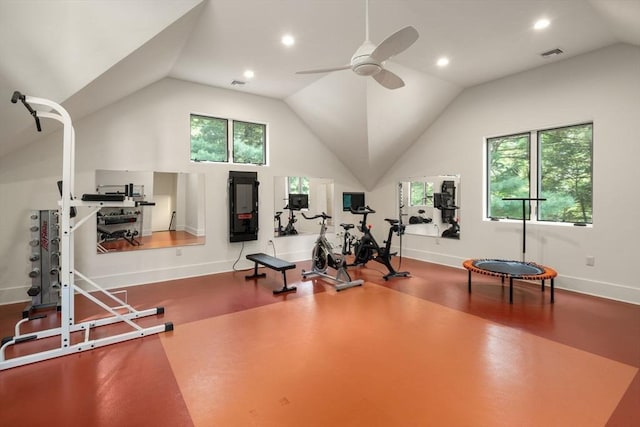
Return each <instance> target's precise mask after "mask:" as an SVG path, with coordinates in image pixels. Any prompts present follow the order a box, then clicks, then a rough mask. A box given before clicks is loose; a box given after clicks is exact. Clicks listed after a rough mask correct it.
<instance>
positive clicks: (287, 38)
mask: <svg viewBox="0 0 640 427" xmlns="http://www.w3.org/2000/svg"><path fill="white" fill-rule="evenodd" d="M280 40H281V41H282V44H283V45H285V46H293V45H294V44H295V42H296V40H295V39H294V38H293V36H292V35H291V34H285V35H284V36H282V39H280Z"/></svg>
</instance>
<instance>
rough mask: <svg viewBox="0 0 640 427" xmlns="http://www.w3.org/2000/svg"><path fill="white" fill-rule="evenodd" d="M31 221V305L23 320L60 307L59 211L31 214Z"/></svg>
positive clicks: (28, 292)
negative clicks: (45, 309)
mask: <svg viewBox="0 0 640 427" xmlns="http://www.w3.org/2000/svg"><path fill="white" fill-rule="evenodd" d="M30 220H31V223H30V227H29V231H30V233H31V235H30V239H29V246H30V247H31V255H30V256H29V261H31V270H30V271H29V277H30V278H31V287H30V288H29V290H28V291H27V294H28V295H29V296H30V297H31V304H30V305H29V306H27V307H26V308H25V310H24V311H23V313H22V315H23V317H28V316H29V313H30V312H32V311H35V310H38V309H43V308H49V307H59V306H60V282H59V272H60V237H59V229H60V228H59V225H58V211H57V210H40V211H32V212H31V215H30Z"/></svg>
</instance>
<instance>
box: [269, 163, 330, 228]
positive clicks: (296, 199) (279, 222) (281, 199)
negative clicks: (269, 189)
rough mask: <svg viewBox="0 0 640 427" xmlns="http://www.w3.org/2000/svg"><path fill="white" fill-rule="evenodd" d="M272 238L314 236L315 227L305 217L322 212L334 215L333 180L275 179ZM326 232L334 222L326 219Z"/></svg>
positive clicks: (287, 177)
mask: <svg viewBox="0 0 640 427" xmlns="http://www.w3.org/2000/svg"><path fill="white" fill-rule="evenodd" d="M274 208H275V212H274V218H273V219H274V228H273V231H274V236H275V237H284V236H296V235H298V234H313V233H317V224H316V222H314V221H310V220H306V219H305V218H304V217H303V216H302V212H304V213H305V214H307V216H310V215H315V214H320V213H322V212H324V213H326V214H327V215H330V216H333V180H331V179H326V178H311V177H306V176H277V177H274ZM327 227H328V232H332V231H333V228H334V227H333V219H329V220H327Z"/></svg>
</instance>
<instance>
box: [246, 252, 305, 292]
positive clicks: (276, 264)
mask: <svg viewBox="0 0 640 427" xmlns="http://www.w3.org/2000/svg"><path fill="white" fill-rule="evenodd" d="M247 259H248V260H249V261H253V262H254V263H255V264H254V267H253V274H251V275H249V276H245V280H249V279H259V278H261V277H265V276H266V274H265V273H258V265H263V266H265V267H267V268H270V269H272V270H276V271H280V272H282V280H283V282H284V285H283V286H282V288H281V289H276V290H274V291H273V293H274V294H276V295H277V294H281V293H283V292H291V291H295V290H296V287H295V286H287V270H291V269H292V268H296V265H295V264H294V263H292V262H289V261H285V260H283V259H280V258H276V257H273V256H271V255H267V254H263V253H257V254H249V255H247Z"/></svg>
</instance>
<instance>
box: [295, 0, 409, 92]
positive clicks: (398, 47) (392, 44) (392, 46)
mask: <svg viewBox="0 0 640 427" xmlns="http://www.w3.org/2000/svg"><path fill="white" fill-rule="evenodd" d="M365 14H366V17H365V41H364V43H362V45H360V47H359V48H358V50H356V53H354V54H353V56H352V57H351V62H350V63H349V64H346V65H341V66H338V67H331V68H321V69H316V70H307V71H298V72H296V74H315V73H328V72H331V71H338V70H346V69H349V68H350V69H351V70H353V72H355V73H356V74H358V75H360V76H371V77H373V78H374V79H375V80H376V81H377V82H378V83H380V84H381V85H382V86H384V87H386V88H387V89H398V88H401V87H403V86H404V81H402V79H401V78H400V77H398V76H397V75H396V74H394V73H392V72H391V71H389V70H387V69H385V68H384V61H386V60H387V59H389V58H391V57H392V56H394V55H397V54H399V53H400V52H403V51H404V50H406V49H408V48H409V46H411V45H412V44H413V43H415V41H416V40H418V36H419V35H418V31H417V30H416V29H415V28H413V27H412V26H408V27H404V28H402V29H401V30H398V31H396V32H395V33H393V34H391V35H390V36H389V37H387V38H386V39H384V40H383V41H382V42H381V43H380V44H378V45H377V46H375V45H374V44H373V43H371V41H370V40H369V0H367V1H366V4H365Z"/></svg>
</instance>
